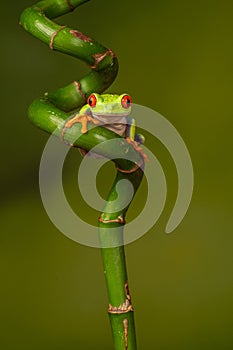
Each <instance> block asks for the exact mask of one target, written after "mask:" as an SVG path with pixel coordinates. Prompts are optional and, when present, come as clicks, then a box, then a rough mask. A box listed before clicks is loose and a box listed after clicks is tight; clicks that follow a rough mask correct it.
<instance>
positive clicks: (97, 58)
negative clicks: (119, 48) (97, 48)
mask: <svg viewBox="0 0 233 350" xmlns="http://www.w3.org/2000/svg"><path fill="white" fill-rule="evenodd" d="M108 55H110V56H111V57H112V58H114V57H116V55H115V53H114V52H113V51H112V50H111V49H107V50H106V51H105V52H101V53H95V54H94V55H92V56H93V58H94V60H95V63H94V64H93V65H92V66H91V67H90V68H91V69H96V68H97V67H98V65H99V63H100V62H101V61H103V59H104V58H105V57H106V56H108Z"/></svg>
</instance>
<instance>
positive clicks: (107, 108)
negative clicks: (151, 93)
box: [79, 93, 131, 117]
mask: <svg viewBox="0 0 233 350" xmlns="http://www.w3.org/2000/svg"><path fill="white" fill-rule="evenodd" d="M93 95H95V97H96V99H97V103H96V106H95V107H90V106H89V104H86V105H85V106H83V107H82V108H81V110H80V112H79V113H80V114H82V113H85V112H86V110H87V109H89V110H91V112H92V114H93V115H94V114H100V115H105V116H112V115H113V114H114V115H115V114H116V115H123V116H125V117H126V116H128V115H129V114H130V112H131V107H129V108H127V109H126V108H123V107H122V104H121V100H122V97H123V96H124V95H127V94H121V95H117V94H114V95H113V94H101V95H100V94H97V93H93Z"/></svg>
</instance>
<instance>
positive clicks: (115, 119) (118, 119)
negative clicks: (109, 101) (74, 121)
mask: <svg viewBox="0 0 233 350" xmlns="http://www.w3.org/2000/svg"><path fill="white" fill-rule="evenodd" d="M92 115H93V117H94V118H95V119H97V120H99V121H100V122H101V123H103V124H127V122H126V117H127V114H124V113H119V114H112V113H108V114H99V113H93V114H92Z"/></svg>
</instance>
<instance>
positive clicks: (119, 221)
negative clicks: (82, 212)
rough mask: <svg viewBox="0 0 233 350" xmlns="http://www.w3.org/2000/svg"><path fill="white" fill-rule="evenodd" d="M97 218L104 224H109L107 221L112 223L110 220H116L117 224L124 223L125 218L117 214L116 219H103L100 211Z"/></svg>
mask: <svg viewBox="0 0 233 350" xmlns="http://www.w3.org/2000/svg"><path fill="white" fill-rule="evenodd" d="M98 220H99V222H102V223H104V224H109V223H112V222H116V223H118V224H121V225H125V219H124V218H123V216H121V215H120V216H118V217H117V218H116V219H112V220H105V219H103V213H102V214H101V215H100V217H99V219H98Z"/></svg>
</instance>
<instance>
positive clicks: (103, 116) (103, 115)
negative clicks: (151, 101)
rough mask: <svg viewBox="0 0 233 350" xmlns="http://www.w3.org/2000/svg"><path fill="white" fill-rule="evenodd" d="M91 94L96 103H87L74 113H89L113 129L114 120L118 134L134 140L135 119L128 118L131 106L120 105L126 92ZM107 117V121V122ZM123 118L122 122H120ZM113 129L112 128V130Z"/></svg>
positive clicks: (78, 114) (80, 114)
mask: <svg viewBox="0 0 233 350" xmlns="http://www.w3.org/2000/svg"><path fill="white" fill-rule="evenodd" d="M91 95H92V96H94V97H95V98H96V105H95V106H94V107H92V106H90V105H89V104H86V105H84V106H83V107H82V108H81V109H80V111H79V112H78V113H76V114H75V115H74V118H75V117H76V116H82V115H84V114H91V115H92V117H94V118H95V119H98V120H99V121H102V122H104V127H105V128H107V129H110V130H112V128H113V129H114V125H111V124H112V123H114V121H115V122H116V123H117V122H118V121H119V123H120V124H118V125H117V131H116V132H117V133H118V134H119V135H123V134H125V136H128V137H130V139H131V140H134V137H135V120H134V119H132V118H128V116H129V115H130V113H131V109H132V108H131V106H129V107H128V108H124V107H123V106H122V103H121V101H122V98H123V97H124V96H126V95H128V94H125V93H124V94H121V95H117V94H114V95H113V94H102V95H100V94H97V93H92V94H91ZM108 119H109V123H108ZM122 119H123V122H124V124H121V121H122ZM113 131H114V130H113Z"/></svg>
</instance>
